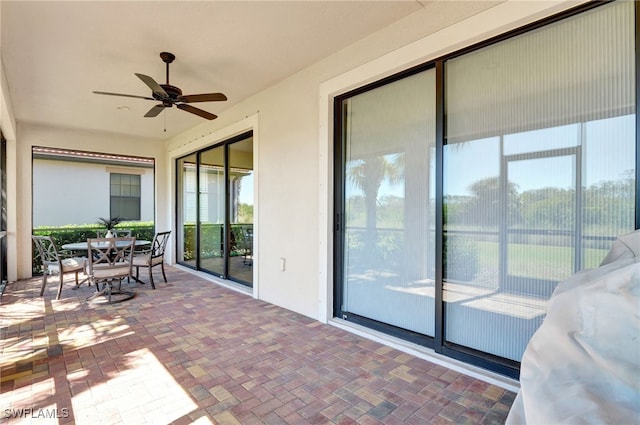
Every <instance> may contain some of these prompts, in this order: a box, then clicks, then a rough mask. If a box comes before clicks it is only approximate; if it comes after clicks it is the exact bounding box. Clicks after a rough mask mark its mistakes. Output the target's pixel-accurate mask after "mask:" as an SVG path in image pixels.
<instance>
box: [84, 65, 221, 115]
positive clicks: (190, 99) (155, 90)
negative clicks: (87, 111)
mask: <svg viewBox="0 0 640 425" xmlns="http://www.w3.org/2000/svg"><path fill="white" fill-rule="evenodd" d="M160 58H162V61H163V62H164V63H166V64H167V83H166V84H158V83H157V82H156V81H155V80H154V79H153V78H151V77H149V76H148V75H144V74H138V73H136V76H137V77H138V78H140V79H141V80H142V82H143V83H145V84H146V85H147V86H149V88H150V89H151V96H152V97H145V96H136V95H133V94H121V93H109V92H104V91H94V93H95V94H106V95H109V96H124V97H134V98H137V99H147V100H156V101H159V102H161V103H160V104H158V105H155V106H154V107H153V108H151V109H149V112H147V113H146V114H145V117H155V116H158V114H159V113H160V112H162V111H163V110H164V108H171V107H172V106H173V105H176V108H178V109H182V110H183V111H187V112H191V113H192V114H195V115H198V116H200V117H202V118H206V119H208V120H213V119H216V118H217V115H214V114H212V113H209V112H207V111H204V110H202V109H199V108H196V107H194V106H191V105H189V103H196V102H219V101H224V100H227V96H225V95H224V94H222V93H203V94H189V95H183V94H182V90H180V89H179V88H178V87H176V86H172V85H171V84H169V64H170V63H171V62H173V61H174V60H175V58H176V57H175V55H174V54H173V53H169V52H162V53H160Z"/></svg>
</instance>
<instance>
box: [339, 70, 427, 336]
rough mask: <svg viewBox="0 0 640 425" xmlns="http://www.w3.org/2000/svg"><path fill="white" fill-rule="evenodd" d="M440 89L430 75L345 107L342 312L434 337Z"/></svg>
mask: <svg viewBox="0 0 640 425" xmlns="http://www.w3.org/2000/svg"><path fill="white" fill-rule="evenodd" d="M434 86H435V72H434V71H433V70H429V71H424V72H421V73H419V74H416V75H413V76H411V77H407V78H404V79H403V80H401V81H397V82H394V83H390V84H387V85H385V86H383V87H379V88H377V89H373V90H370V91H368V92H366V93H362V94H359V95H356V96H354V97H352V98H350V99H348V100H346V101H345V102H344V103H343V108H344V111H345V113H346V120H345V125H344V128H343V132H344V140H345V141H346V146H345V147H346V158H345V170H344V171H345V178H344V194H345V211H344V213H345V219H344V221H345V230H344V246H345V248H344V254H343V255H344V258H343V260H344V268H343V273H344V276H343V293H342V296H343V301H344V302H343V304H344V305H343V306H342V309H343V311H344V312H348V313H352V314H355V315H358V316H361V317H364V318H367V319H371V320H375V321H377V322H382V323H385V324H389V325H392V326H396V327H399V328H402V329H406V330H409V331H413V332H417V333H420V334H424V335H431V336H432V335H433V334H434V317H435V316H434V294H435V292H434V291H435V289H434V288H435V285H434V258H435V257H434V246H435V243H434V235H433V223H434V220H435V218H434V211H435V207H434V202H433V199H434V193H433V190H432V189H431V188H433V187H435V186H434V185H433V182H431V181H430V179H431V177H432V168H433V164H434V161H433V152H434V149H433V147H434V146H435V125H434V122H435V91H434ZM430 189H431V190H430Z"/></svg>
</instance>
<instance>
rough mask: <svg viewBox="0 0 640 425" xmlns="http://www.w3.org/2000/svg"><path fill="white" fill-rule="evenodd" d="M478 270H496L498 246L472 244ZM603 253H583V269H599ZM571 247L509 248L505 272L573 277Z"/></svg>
mask: <svg viewBox="0 0 640 425" xmlns="http://www.w3.org/2000/svg"><path fill="white" fill-rule="evenodd" d="M475 244H476V246H477V251H476V252H478V254H479V257H478V261H479V266H480V268H481V269H485V268H487V269H491V268H493V269H497V268H498V259H499V251H498V243H497V242H475ZM607 252H608V250H606V249H591V248H589V249H585V250H584V251H583V255H584V261H583V269H590V268H595V267H598V265H599V264H600V262H601V261H602V259H603V258H604V257H605V256H606V255H607ZM573 254H574V249H573V248H572V247H562V246H549V245H527V244H509V251H508V254H507V256H508V259H507V261H508V268H509V269H508V272H509V274H510V275H515V276H522V277H528V278H534V279H544V280H557V281H561V280H564V279H566V278H568V277H569V276H571V275H572V274H573Z"/></svg>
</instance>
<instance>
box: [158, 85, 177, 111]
mask: <svg viewBox="0 0 640 425" xmlns="http://www.w3.org/2000/svg"><path fill="white" fill-rule="evenodd" d="M159 86H160V87H162V88H163V89H164V91H165V92H166V93H167V94H168V95H169V99H167V98H165V97H164V96H162V95H161V94H159V93H155V92H154V93H152V96H153V97H154V98H155V99H157V100H159V101H161V102H162V104H163V105H164V106H167V107H170V106H171V105H172V104H173V103H174V102H176V101H177V100H178V96H182V90H180V89H179V88H178V87H176V86H172V85H171V84H159Z"/></svg>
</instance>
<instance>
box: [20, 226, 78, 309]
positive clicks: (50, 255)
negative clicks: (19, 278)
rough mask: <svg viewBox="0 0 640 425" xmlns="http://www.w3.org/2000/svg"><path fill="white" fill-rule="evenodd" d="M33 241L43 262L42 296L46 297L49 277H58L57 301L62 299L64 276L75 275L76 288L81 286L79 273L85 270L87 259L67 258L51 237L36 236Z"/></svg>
mask: <svg viewBox="0 0 640 425" xmlns="http://www.w3.org/2000/svg"><path fill="white" fill-rule="evenodd" d="M31 239H32V240H33V243H34V244H35V246H36V248H37V249H38V253H39V254H40V260H41V262H42V287H41V288H40V296H43V295H44V288H45V286H46V285H47V276H49V275H53V274H57V275H58V280H59V283H58V294H57V295H56V299H57V300H59V299H60V295H61V294H62V284H63V283H64V275H65V274H68V273H73V274H75V276H76V288H77V287H79V286H80V281H79V279H78V273H80V272H81V271H84V270H85V267H86V261H87V260H86V258H83V257H71V256H65V255H64V254H63V253H61V252H59V251H58V248H57V247H56V243H55V241H54V240H53V238H52V237H51V236H35V235H32V236H31Z"/></svg>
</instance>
